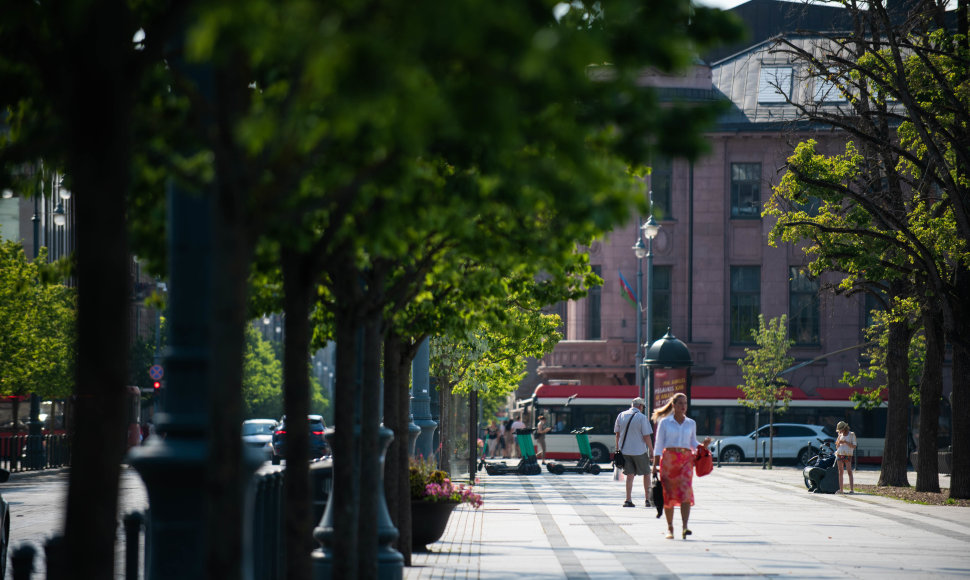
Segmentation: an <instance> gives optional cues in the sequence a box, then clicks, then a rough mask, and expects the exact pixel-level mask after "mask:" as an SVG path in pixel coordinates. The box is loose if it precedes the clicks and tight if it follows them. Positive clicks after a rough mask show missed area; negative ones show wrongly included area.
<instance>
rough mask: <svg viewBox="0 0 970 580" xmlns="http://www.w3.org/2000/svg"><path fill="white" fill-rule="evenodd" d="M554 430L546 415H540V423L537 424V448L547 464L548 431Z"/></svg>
mask: <svg viewBox="0 0 970 580" xmlns="http://www.w3.org/2000/svg"><path fill="white" fill-rule="evenodd" d="M550 431H552V427H550V426H549V424H548V423H546V416H545V415H539V424H538V425H536V432H535V435H534V437H535V440H536V449H537V450H538V453H536V455H537V456H538V457H539V459H541V460H542V464H543V465H545V464H546V433H548V432H550Z"/></svg>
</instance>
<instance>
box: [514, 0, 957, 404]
mask: <svg viewBox="0 0 970 580" xmlns="http://www.w3.org/2000/svg"><path fill="white" fill-rule="evenodd" d="M810 9H811V7H806V6H805V5H803V4H791V3H787V2H776V1H774V0H752V1H751V2H748V3H746V4H743V5H741V6H739V7H737V8H736V9H735V11H736V13H738V14H739V15H740V16H742V18H746V19H748V20H749V24H752V26H753V27H760V28H759V30H761V31H762V32H763V34H762V39H761V40H760V41H758V42H755V43H753V44H750V45H748V46H744V47H736V48H737V51H736V52H734V53H731V54H725V53H723V52H722V53H721V54H719V55H717V59H716V60H712V61H710V62H699V63H698V64H697V65H696V67H695V68H694V70H693V71H691V73H690V74H688V75H686V76H683V77H678V78H676V79H675V78H672V77H659V78H658V77H656V76H654V77H650V78H649V79H647V80H646V81H645V82H648V83H649V84H651V85H653V86H656V87H660V91H661V95H662V96H664V95H666V96H668V97H677V98H720V99H726V100H728V101H729V102H730V110H729V111H728V112H727V113H726V114H725V115H724V116H723V117H722V118H721V119H720V122H719V124H718V126H717V127H716V128H715V129H714V130H712V131H711V132H710V133H709V134H708V141H709V144H710V150H709V152H708V153H707V154H706V155H705V156H703V157H702V158H700V159H698V160H697V161H696V162H693V163H691V162H688V161H685V160H678V159H674V160H663V159H660V160H652V163H651V165H652V166H653V168H654V171H653V174H652V175H651V177H650V178H649V179H648V181H647V182H646V183H645V187H644V195H650V196H651V198H652V201H653V205H652V207H653V217H654V218H655V220H656V221H657V222H658V223H659V224H660V226H661V227H660V231H659V234H658V235H657V237H656V238H655V239H654V241H653V268H652V273H653V276H652V277H653V280H652V281H651V280H650V279H649V277H648V276H647V274H646V273H644V274H643V278H642V280H643V283H642V295H641V296H638V297H637V298H638V301H639V303H640V307H641V308H645V307H646V304H647V300H646V293H647V289H648V288H649V289H650V293H651V301H650V302H651V304H652V306H653V308H652V310H653V312H652V314H651V316H650V318H651V319H652V324H651V325H650V326H651V328H647V326H646V319H647V316H646V313H645V312H644V315H643V316H641V324H642V327H641V333H642V335H643V336H644V337H645V340H644V342H647V343H649V342H651V341H655V340H657V339H659V338H661V337H662V336H663V335H664V334H665V333H666V331H667V329H668V328H669V329H670V332H671V334H673V335H674V336H676V337H677V338H678V339H680V340H681V341H683V342H684V343H685V344H686V345H687V347H688V348H689V349H690V352H691V354H692V357H693V363H694V366H693V368H692V382H693V384H694V385H703V386H723V387H736V386H737V385H739V384H740V383H741V382H742V381H741V372H740V368H739V366H738V363H737V361H738V359H740V358H743V356H744V349H745V348H746V347H751V346H753V344H754V343H753V340H752V338H751V334H750V331H751V329H752V327H754V328H756V327H757V319H758V315H759V314H763V315H764V317H765V318H766V319H771V318H773V317H778V316H781V315H787V317H788V322H789V330H790V336H791V338H792V339H793V340H794V341H795V345H794V347H793V348H792V350H791V354H792V355H793V356H794V357H795V359H796V362H808V361H813V360H814V362H811V364H807V365H805V366H804V367H802V368H799V369H798V370H797V371H793V372H792V373H790V374H789V375H787V376H786V378H787V379H788V381H789V382H791V383H792V384H793V385H795V386H797V387H800V388H801V389H802V390H803V391H804V392H805V393H806V394H807V395H808V396H810V397H811V396H816V395H817V394H818V390H819V389H826V388H833V387H844V385H843V384H841V383H840V381H839V379H840V378H841V377H842V375H843V372H845V371H847V370H848V371H852V370H856V369H858V366H859V356H860V353H861V348H860V347H861V345H862V343H863V341H864V337H863V333H862V330H863V328H865V326H867V321H868V318H867V316H868V315H867V313H868V312H869V311H870V310H871V309H872V308H874V307H875V303H874V302H873V301H872V300H871V299H869V298H866V297H865V296H864V295H855V296H849V297H846V296H838V295H836V294H835V293H834V292H832V291H831V290H827V289H826V287H827V286H830V285H832V284H834V283H837V281H838V278H837V276H835V275H824V276H822V277H821V279H817V280H816V279H811V278H810V277H809V276H807V275H806V272H805V271H804V266H805V265H806V264H807V263H808V261H809V260H808V258H807V257H806V256H805V254H804V253H803V252H802V249H801V248H800V247H798V246H795V245H789V244H779V245H778V246H777V247H773V246H771V245H769V243H768V240H769V232H770V230H771V228H772V225H773V222H772V220H770V219H765V218H762V217H761V212H762V207H763V205H764V203H765V202H766V201H767V200H768V199H769V197H770V195H771V192H772V188H773V187H774V186H776V185H777V184H778V183H779V181H780V180H781V178H782V176H783V175H784V166H785V161H786V158H787V157H788V156H789V155H790V154H791V152H792V151H793V149H794V147H795V145H796V144H797V143H799V142H802V141H805V140H807V139H815V140H816V141H818V142H819V143H820V145H819V149H820V150H822V151H825V150H826V149H828V150H829V152H833V153H834V152H836V151H838V148H841V147H842V146H844V143H845V137H844V136H843V135H840V134H838V133H837V132H834V131H833V130H832V129H831V128H830V127H823V126H814V127H813V126H810V125H807V124H804V123H800V122H798V115H797V111H796V109H795V107H793V106H792V105H791V104H790V103H789V102H788V97H790V98H791V100H793V101H795V102H800V103H807V104H814V105H817V106H824V107H833V108H838V107H840V105H842V104H844V102H843V101H842V100H841V99H842V97H841V96H840V95H839V94H838V91H836V90H834V87H832V86H831V85H829V84H828V83H826V82H824V81H818V80H816V79H813V78H812V77H811V76H810V75H809V74H808V73H807V71H805V70H804V69H803V68H800V65H799V63H795V62H792V61H791V60H789V58H788V57H787V56H786V55H784V54H780V53H779V52H778V51H775V50H772V48H773V46H774V45H773V42H772V41H771V40H765V39H764V38H765V36H764V35H765V34H775V33H778V32H779V31H785V30H786V27H787V30H794V29H795V28H793V27H797V26H800V25H804V24H805V22H813V23H814V22H818V23H828V25H831V23H832V22H833V21H834V20H837V18H835V19H833V18H832V17H830V16H831V14H830V12H829V11H831V10H832V9H831V8H824V10H823V12H825V14H821V13H820V14H815V13H813V12H811V11H810ZM806 10H809V12H805V11H806ZM792 11H799V12H797V13H794V14H793V12H792ZM826 14H828V15H829V16H825V15H826ZM766 15H767V16H766ZM755 17H757V18H759V19H761V20H758V21H757V22H753V21H751V20H750V19H752V18H755ZM769 17H770V18H769ZM772 18H773V20H772ZM764 31H768V32H766V33H765V32H764ZM756 38H757V37H756ZM819 40H820V39H819V38H817V37H816V38H812V37H811V36H804V37H801V38H798V39H796V40H795V41H796V42H801V43H817V42H819ZM806 46H809V45H808V44H806ZM782 93H784V94H782ZM646 217H647V216H630V221H629V223H627V224H626V225H625V226H623V227H620V228H618V229H616V230H614V231H613V232H612V233H610V235H609V236H607V237H605V238H604V239H603V240H600V241H597V242H594V243H593V244H592V245H591V246H590V247H589V248H585V250H587V251H588V252H589V255H590V262H591V264H592V265H593V268H594V269H596V271H597V272H598V273H599V274H600V275H601V276H602V278H603V279H604V284H603V286H602V287H601V288H599V289H594V290H593V291H591V292H590V295H589V296H588V297H586V298H585V299H583V300H579V301H575V302H571V303H569V304H566V305H560V307H559V313H560V315H561V316H562V317H563V319H564V328H565V340H563V341H562V342H560V343H559V344H558V345H557V346H556V348H555V350H554V352H552V353H551V354H549V355H548V356H546V357H544V359H543V360H542V361H541V363H540V365H539V368H538V369H537V371H536V375H535V376H534V377H532V378H531V381H530V383H531V384H524V385H523V387H522V388H521V389H520V396H529V395H531V392H532V390H534V388H535V386H536V385H537V384H538V383H540V382H545V383H554V382H561V381H572V382H576V383H578V384H591V385H610V384H633V383H634V382H635V381H636V380H637V374H636V364H637V362H638V356H642V351H639V350H638V347H637V341H636V337H637V319H638V317H637V305H636V304H634V303H632V302H631V301H630V300H629V299H627V298H625V297H624V294H625V292H624V290H623V285H624V282H622V281H621V280H625V285H626V286H628V287H629V288H631V289H633V291H634V293H636V292H635V289H636V287H637V285H638V283H637V280H638V279H639V274H638V272H640V271H641V269H642V270H646V269H647V265H646V263H645V262H646V260H644V261H643V262H639V261H638V258H637V257H636V255H635V254H634V251H633V249H632V246H633V245H634V244H635V243H636V241H637V237H638V235H639V226H640V224H641V223H642V221H643V220H644V219H645V218H646ZM644 242H645V243H646V240H644ZM638 353H641V354H639V355H638ZM815 359H818V360H815ZM946 389H947V392H949V384H948V383H947V387H946Z"/></svg>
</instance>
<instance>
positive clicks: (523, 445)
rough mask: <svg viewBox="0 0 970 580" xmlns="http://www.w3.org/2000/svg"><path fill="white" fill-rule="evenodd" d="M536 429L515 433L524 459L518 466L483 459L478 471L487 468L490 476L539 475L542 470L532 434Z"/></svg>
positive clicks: (486, 471) (520, 430)
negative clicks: (537, 458)
mask: <svg viewBox="0 0 970 580" xmlns="http://www.w3.org/2000/svg"><path fill="white" fill-rule="evenodd" d="M534 431H535V429H519V430H518V431H516V432H515V440H516V442H517V443H518V444H519V451H520V452H521V455H522V459H520V460H519V463H518V464H516V465H508V464H506V463H505V462H504V461H499V462H490V461H485V458H482V460H481V461H479V462H478V470H479V471H481V470H482V468H483V467H484V468H485V473H487V474H489V475H539V474H540V473H542V468H541V467H539V462H538V461H537V460H536V448H535V446H534V445H533V444H532V433H533V432H534Z"/></svg>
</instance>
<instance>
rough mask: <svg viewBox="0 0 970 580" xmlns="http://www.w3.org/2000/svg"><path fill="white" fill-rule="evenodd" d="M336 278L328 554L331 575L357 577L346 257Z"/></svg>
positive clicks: (350, 279) (354, 377) (351, 312)
mask: <svg viewBox="0 0 970 580" xmlns="http://www.w3.org/2000/svg"><path fill="white" fill-rule="evenodd" d="M344 266H345V267H346V270H345V271H344V272H343V275H342V276H341V277H336V276H333V275H331V278H332V279H333V280H343V281H344V282H343V283H342V284H340V283H337V284H334V292H335V294H336V298H337V303H338V304H339V305H340V307H338V308H337V311H336V313H335V317H336V338H337V372H336V376H335V377H334V378H335V381H336V383H335V384H336V385H337V386H336V388H335V389H334V421H333V423H334V435H333V490H332V492H331V494H330V502H332V507H331V509H332V510H333V532H332V535H331V540H330V546H329V548H330V553H331V555H332V558H333V562H332V567H333V573H332V575H331V576H332V577H333V578H357V530H358V517H357V516H358V509H357V508H358V499H359V493H358V492H359V486H358V472H359V470H360V456H359V454H358V452H359V448H358V446H357V444H356V440H355V438H354V430H355V429H356V428H357V427H358V426H359V422H360V413H361V408H360V395H361V382H362V377H361V373H360V372H359V370H360V367H361V363H362V361H361V360H360V359H359V358H358V353H359V351H360V348H361V347H362V346H363V344H362V343H363V341H362V338H363V334H362V331H361V329H360V327H359V326H358V322H357V317H356V313H355V307H356V305H357V303H358V301H359V292H358V290H357V287H358V279H357V278H358V277H357V273H356V270H354V268H353V267H352V265H351V263H350V262H349V261H348V262H347V263H346V264H344Z"/></svg>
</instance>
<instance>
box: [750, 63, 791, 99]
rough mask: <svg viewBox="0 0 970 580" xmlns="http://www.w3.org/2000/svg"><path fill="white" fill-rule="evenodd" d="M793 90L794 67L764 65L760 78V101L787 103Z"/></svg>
mask: <svg viewBox="0 0 970 580" xmlns="http://www.w3.org/2000/svg"><path fill="white" fill-rule="evenodd" d="M791 92H792V67H790V66H763V67H761V76H760V77H759V78H758V102H759V103H769V104H770V103H786V102H788V98H789V97H790V96H791Z"/></svg>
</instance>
